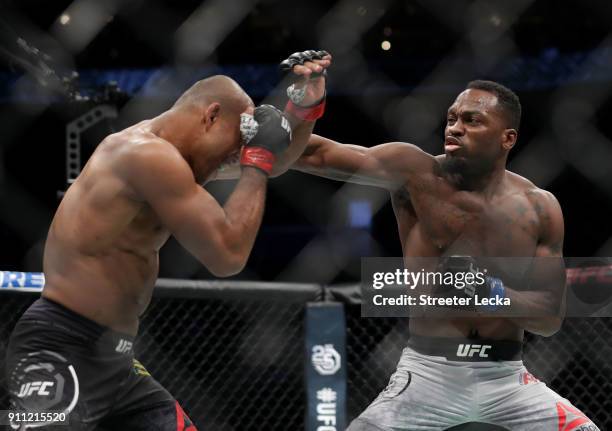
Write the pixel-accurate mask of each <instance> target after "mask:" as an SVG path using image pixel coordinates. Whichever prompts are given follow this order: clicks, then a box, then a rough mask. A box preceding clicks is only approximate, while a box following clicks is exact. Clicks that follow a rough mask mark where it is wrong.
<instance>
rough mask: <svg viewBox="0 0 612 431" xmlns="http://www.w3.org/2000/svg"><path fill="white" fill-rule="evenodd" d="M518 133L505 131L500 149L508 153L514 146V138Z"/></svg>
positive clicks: (514, 130) (511, 130)
mask: <svg viewBox="0 0 612 431" xmlns="http://www.w3.org/2000/svg"><path fill="white" fill-rule="evenodd" d="M517 137H518V132H517V131H516V129H505V130H504V132H503V137H502V148H503V149H504V150H506V151H510V150H511V149H512V147H514V144H516V138H517Z"/></svg>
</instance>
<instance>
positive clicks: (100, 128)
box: [0, 0, 612, 283]
mask: <svg viewBox="0 0 612 431" xmlns="http://www.w3.org/2000/svg"><path fill="white" fill-rule="evenodd" d="M0 5H1V6H0V11H1V12H2V13H1V15H0V25H1V33H0V35H1V36H2V45H1V46H2V51H1V52H2V54H3V56H2V58H3V61H2V63H1V67H0V125H1V126H2V128H1V129H0V202H1V204H0V244H1V246H0V269H2V270H27V271H37V270H41V255H42V247H43V244H44V238H45V235H46V230H47V228H48V226H49V223H50V220H51V217H52V215H53V212H54V210H55V208H56V206H57V204H58V202H59V199H58V191H62V190H65V188H66V174H65V170H66V169H65V164H66V162H65V140H66V132H65V127H66V123H67V122H68V121H70V120H72V119H74V118H76V117H77V116H78V115H81V114H83V113H85V112H87V111H88V110H89V109H91V108H92V107H94V106H96V105H99V104H100V103H109V104H111V105H113V106H116V107H117V108H118V109H119V117H118V118H117V119H116V120H112V121H103V122H102V123H100V124H98V125H97V126H95V127H93V128H92V129H91V130H89V131H88V132H86V133H85V134H84V135H83V152H84V155H85V156H87V155H89V154H90V153H91V151H92V149H93V148H94V147H95V145H96V143H97V142H98V141H99V140H100V139H101V138H102V137H103V136H104V135H105V134H107V133H110V132H111V131H113V130H119V129H120V128H122V127H124V126H125V125H128V124H131V123H133V122H135V121H137V120H139V119H144V118H150V117H151V116H154V115H156V114H157V113H159V112H161V111H162V110H163V109H165V108H167V107H168V106H169V104H170V103H172V101H173V100H174V99H175V98H176V97H177V96H178V94H180V92H181V91H183V90H184V89H186V87H187V86H188V85H189V84H191V83H192V82H193V81H195V80H196V79H201V78H203V77H205V76H208V75H210V74H213V73H226V74H228V75H230V76H232V77H233V78H234V79H236V80H237V81H238V82H239V83H240V84H241V85H242V86H243V87H244V88H245V90H246V91H247V92H248V93H249V94H251V95H252V97H253V99H254V100H255V102H256V103H259V102H260V101H263V100H266V101H273V102H275V103H276V104H277V105H278V106H282V104H283V103H284V100H283V97H282V94H283V90H282V89H280V88H278V87H277V84H278V82H279V77H278V76H277V74H276V66H275V65H276V63H278V62H279V61H280V60H282V59H283V58H284V57H286V56H287V55H288V54H290V53H292V52H294V51H297V50H303V49H309V48H321V49H327V50H328V51H330V52H331V53H332V54H333V55H334V65H333V67H332V69H331V71H330V78H329V81H330V82H329V85H330V87H329V88H330V90H329V99H328V109H327V112H326V114H325V116H324V118H323V119H321V120H319V122H318V123H317V126H316V132H317V133H319V134H322V135H325V136H328V137H331V138H334V139H337V140H339V141H341V142H346V143H353V144H360V145H365V146H371V145H375V144H378V143H382V142H387V141H396V140H403V141H408V142H412V143H414V144H417V145H419V146H421V147H422V148H424V149H425V150H427V151H429V152H432V153H439V152H441V150H442V130H443V124H444V119H445V111H446V109H447V107H448V106H449V105H450V103H452V101H453V100H454V97H455V96H456V95H457V93H458V92H459V91H461V89H462V88H463V87H464V86H465V84H466V83H467V82H468V81H469V80H471V79H476V78H488V79H494V80H498V81H500V82H502V83H504V84H506V85H508V86H509V87H511V88H512V89H514V90H515V91H516V92H517V93H518V94H519V96H520V98H521V101H522V104H523V120H522V127H521V131H520V137H519V143H518V145H517V147H516V148H515V149H514V150H513V151H512V153H511V160H510V167H509V169H510V170H513V171H515V172H518V173H519V174H521V175H524V176H526V177H527V178H529V179H531V180H532V181H534V182H535V183H536V185H538V186H540V187H542V188H545V189H547V190H550V191H551V192H553V193H554V194H555V196H556V197H557V198H558V200H559V202H560V203H561V206H562V208H563V211H564V214H565V222H566V241H565V250H564V252H565V254H566V255H568V256H597V255H599V256H606V255H610V251H611V249H612V240H611V238H612V225H611V224H610V219H611V217H610V216H611V215H612V174H610V165H611V163H610V162H611V161H612V144H611V143H610V137H611V136H612V125H611V122H610V118H611V115H610V114H611V113H612V112H611V111H612V46H611V41H612V38H611V35H612V4H611V3H610V2H607V1H595V0H585V1H582V2H564V1H552V0H550V1H547V0H537V1H525V0H521V1H513V2H507V1H498V2H496V1H486V2H485V1H480V2H479V1H475V2H469V1H453V2H450V1H425V0H423V1H386V2H385V1H340V2H325V1H308V2H289V1H285V2H282V1H260V2H255V1H225V2H221V1H204V2H200V1H181V2H173V1H169V0H168V1H161V0H157V1H146V2H145V1H115V2H112V1H79V2H70V1H54V2H47V1H42V0H41V1H33V0H26V1H6V0H5V1H0ZM63 13H68V14H70V17H71V20H70V22H69V23H68V24H66V25H62V24H61V23H60V16H61V15H62V14H63ZM17 37H21V38H23V39H24V40H26V41H27V43H28V46H30V49H24V48H23V47H20V46H19V44H18V43H16V38H17ZM383 40H387V41H389V42H390V43H391V49H390V50H388V51H384V50H382V49H381V42H382V41H383ZM32 47H36V48H37V49H39V50H40V52H38V53H36V52H33V51H32V49H31V48H32ZM47 56H48V57H47ZM41 62H42V63H43V65H41ZM45 65H46V66H48V67H49V68H51V69H53V70H54V71H56V73H57V74H58V75H60V76H68V74H69V73H70V71H71V70H77V71H78V72H79V73H80V85H81V88H80V90H79V92H80V94H81V95H82V96H84V97H82V98H81V99H82V100H74V97H73V98H72V100H69V99H67V98H66V97H62V96H61V95H60V94H59V92H58V91H56V90H54V79H55V77H54V76H53V74H51V75H48V74H47V75H45V73H44V72H43V71H44V70H45ZM113 80H114V81H117V82H118V85H119V87H120V90H121V91H120V92H117V91H114V90H112V88H111V90H110V91H109V88H110V87H109V86H108V83H109V82H110V81H113ZM41 83H42V84H44V85H41ZM87 97H88V98H89V99H87ZM232 187H233V184H232V183H231V182H229V183H228V182H223V183H216V184H213V185H211V186H210V187H209V188H210V190H211V191H212V192H213V193H214V194H215V195H216V196H217V197H218V198H219V199H220V200H221V201H223V199H225V198H226V197H227V195H228V193H229V192H230V191H231V188H232ZM400 254H401V249H400V244H399V240H398V237H397V229H396V225H395V219H394V217H393V214H392V210H391V207H390V204H389V202H388V195H387V193H386V192H385V191H383V190H378V189H375V188H368V187H360V186H351V185H344V184H341V183H335V182H332V181H328V180H323V179H319V178H315V177H310V176H307V175H304V174H301V173H295V172H292V173H288V174H286V175H284V176H282V177H280V178H278V179H274V180H272V181H271V182H270V192H269V197H268V202H267V210H266V215H265V218H264V222H263V226H262V228H261V231H260V233H259V236H258V239H257V242H256V245H255V248H254V250H253V253H252V256H251V258H250V260H249V263H248V265H247V268H246V270H245V271H244V272H243V273H241V274H240V275H238V276H237V277H236V278H242V279H253V280H256V279H262V280H285V281H315V282H323V283H327V282H338V281H355V280H357V279H358V278H359V264H360V257H362V256H398V255H400ZM160 275H161V276H166V277H178V278H210V274H209V273H208V272H207V271H206V270H205V269H204V268H202V267H201V265H199V264H198V263H197V262H195V260H194V259H192V258H191V257H190V256H189V255H188V254H187V253H186V252H185V251H183V250H182V249H181V247H180V246H179V245H177V244H176V243H175V242H174V241H172V240H171V241H170V242H169V243H168V245H166V246H165V247H164V248H163V249H162V253H161V270H160Z"/></svg>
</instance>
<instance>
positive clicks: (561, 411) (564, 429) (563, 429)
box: [557, 401, 591, 431]
mask: <svg viewBox="0 0 612 431" xmlns="http://www.w3.org/2000/svg"><path fill="white" fill-rule="evenodd" d="M565 412H569V413H572V414H574V415H576V416H578V417H577V418H576V419H573V420H572V421H571V422H570V423H568V424H567V425H566V424H565V423H566V422H567V416H566V414H565ZM557 416H558V417H559V430H558V431H572V430H573V429H576V427H578V426H580V425H584V424H586V423H589V422H591V421H590V420H589V418H587V417H586V416H585V415H584V413H582V412H581V411H580V410H578V409H577V408H574V407H571V406H568V405H565V404H563V403H562V402H561V401H557Z"/></svg>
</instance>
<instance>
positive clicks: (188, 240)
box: [126, 142, 267, 277]
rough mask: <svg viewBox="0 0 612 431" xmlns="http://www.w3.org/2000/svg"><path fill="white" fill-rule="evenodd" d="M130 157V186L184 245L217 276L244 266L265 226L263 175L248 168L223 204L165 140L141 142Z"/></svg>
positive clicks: (128, 176)
mask: <svg viewBox="0 0 612 431" xmlns="http://www.w3.org/2000/svg"><path fill="white" fill-rule="evenodd" d="M129 159H130V160H129V163H128V164H129V169H127V172H126V176H127V178H128V182H129V184H130V185H131V186H132V187H133V189H134V191H135V193H136V195H137V196H139V197H140V198H141V199H142V200H143V201H145V202H147V203H148V204H149V205H150V206H151V208H152V210H153V211H154V212H155V213H156V214H157V215H158V216H159V218H160V220H161V223H162V224H163V225H164V226H165V227H166V228H167V229H168V230H169V231H170V232H171V233H172V234H173V235H174V236H175V237H176V239H177V240H178V241H179V243H180V244H181V245H182V246H183V247H185V248H186V249H187V250H188V251H189V252H190V253H192V254H193V255H194V256H195V257H196V258H197V259H198V260H199V261H200V262H201V263H202V264H203V265H205V266H206V267H207V268H208V269H209V270H210V271H211V272H212V273H213V274H214V275H216V276H218V277H227V276H230V275H233V274H235V273H237V272H240V271H241V270H242V268H244V265H245V264H246V261H247V258H248V256H249V254H250V252H251V249H252V247H253V243H254V242H255V237H256V235H257V230H258V228H259V226H260V224H261V219H262V215H263V210H264V203H265V195H266V183H267V177H266V175H265V174H263V173H262V172H260V171H259V170H257V169H256V168H252V167H244V168H243V170H242V175H241V177H240V180H239V182H238V184H237V185H236V188H235V189H234V192H233V193H232V194H231V196H230V197H229V199H228V200H227V202H226V204H225V205H224V206H223V207H221V206H220V205H219V204H218V202H217V201H216V200H215V199H214V198H213V197H212V196H211V195H210V194H209V193H208V192H206V190H204V189H203V188H202V187H201V186H200V185H198V184H197V183H196V181H195V179H194V177H193V174H192V171H191V169H190V167H189V165H188V164H187V162H186V161H185V160H184V159H183V158H182V156H181V155H180V154H179V152H178V151H177V150H176V149H175V148H174V147H171V146H170V145H168V144H167V143H160V142H152V143H147V144H143V145H140V146H139V149H138V151H133V154H131V155H130V157H129Z"/></svg>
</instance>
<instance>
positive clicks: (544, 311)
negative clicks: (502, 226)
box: [508, 190, 566, 337]
mask: <svg viewBox="0 0 612 431" xmlns="http://www.w3.org/2000/svg"><path fill="white" fill-rule="evenodd" d="M530 194H531V196H532V199H531V200H532V202H533V204H534V208H535V210H536V212H537V214H538V217H539V222H540V237H539V239H538V245H537V248H536V253H535V259H534V264H533V268H532V271H531V274H530V277H529V279H530V281H531V287H530V290H529V291H516V290H513V289H508V297H509V298H510V301H511V304H512V308H513V309H515V310H517V309H519V310H521V313H520V314H521V315H522V316H521V317H516V318H513V319H511V320H512V321H513V322H514V323H516V324H517V325H518V326H520V327H522V328H523V329H525V330H526V331H529V332H532V333H534V334H538V335H543V336H546V337H548V336H551V335H553V334H554V333H556V332H557V331H558V330H559V329H560V328H561V324H562V323H563V316H564V314H565V288H566V286H565V264H564V261H563V236H564V223H563V213H562V211H561V207H560V206H559V203H558V202H557V199H556V198H555V197H554V196H553V195H552V194H551V193H549V192H546V191H544V190H537V191H534V192H532V193H530Z"/></svg>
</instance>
